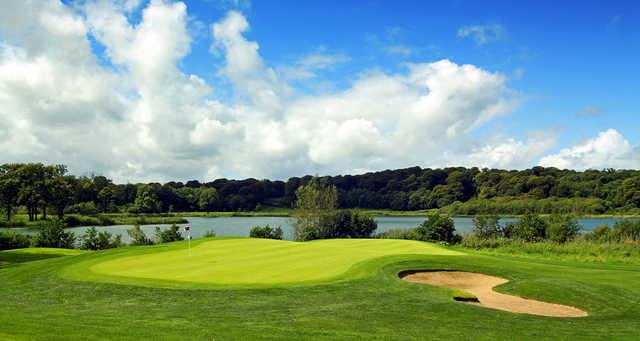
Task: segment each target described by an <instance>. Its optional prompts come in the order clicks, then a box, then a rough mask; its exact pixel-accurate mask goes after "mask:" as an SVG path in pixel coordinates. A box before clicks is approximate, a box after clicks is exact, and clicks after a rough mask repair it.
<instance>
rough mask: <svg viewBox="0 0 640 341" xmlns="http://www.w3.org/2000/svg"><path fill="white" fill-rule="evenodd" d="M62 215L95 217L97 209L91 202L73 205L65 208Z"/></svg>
mask: <svg viewBox="0 0 640 341" xmlns="http://www.w3.org/2000/svg"><path fill="white" fill-rule="evenodd" d="M64 213H76V214H82V215H96V214H98V209H97V208H96V205H95V204H94V203H93V201H87V202H81V203H78V204H75V205H70V206H67V208H65V210H64Z"/></svg>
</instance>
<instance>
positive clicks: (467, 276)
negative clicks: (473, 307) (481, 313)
mask: <svg viewBox="0 0 640 341" xmlns="http://www.w3.org/2000/svg"><path fill="white" fill-rule="evenodd" d="M402 279H403V280H405V281H408V282H413V283H423V284H431V285H436V286H439V287H445V288H452V289H458V290H463V291H466V292H468V293H471V294H473V295H475V296H476V297H477V298H478V301H479V302H475V303H472V304H477V305H481V306H483V307H487V308H493V309H499V310H504V311H509V312H513V313H523V314H532V315H542V316H552V317H584V316H587V315H588V314H587V312H586V311H583V310H580V309H578V308H574V307H570V306H566V305H561V304H554V303H547V302H541V301H536V300H529V299H525V298H522V297H518V296H511V295H506V294H501V293H498V292H495V291H493V287H495V286H497V285H500V284H504V283H507V282H509V281H508V280H506V279H504V278H499V277H493V276H487V275H483V274H479V273H473V272H463V271H424V272H416V273H411V274H407V275H405V276H403V277H402Z"/></svg>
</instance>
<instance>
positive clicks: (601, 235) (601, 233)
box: [584, 225, 613, 242]
mask: <svg viewBox="0 0 640 341" xmlns="http://www.w3.org/2000/svg"><path fill="white" fill-rule="evenodd" d="M612 237H613V236H612V234H611V228H609V226H608V225H600V226H598V227H596V228H595V229H594V230H593V231H591V232H587V233H586V234H585V235H584V239H586V240H588V241H593V242H610V241H611V239H612Z"/></svg>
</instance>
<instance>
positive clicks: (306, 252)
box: [67, 238, 462, 287]
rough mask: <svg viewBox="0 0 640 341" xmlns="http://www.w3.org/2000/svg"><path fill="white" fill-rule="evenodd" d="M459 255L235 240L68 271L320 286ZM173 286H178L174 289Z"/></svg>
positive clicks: (366, 244)
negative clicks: (359, 267)
mask: <svg viewBox="0 0 640 341" xmlns="http://www.w3.org/2000/svg"><path fill="white" fill-rule="evenodd" d="M405 254H416V255H460V254H462V253H459V252H456V251H450V250H447V249H444V248H441V247H438V246H436V245H433V244H428V243H423V242H417V241H410V240H379V239H331V240H318V241H313V242H305V243H298V242H291V241H283V240H272V239H253V238H230V239H213V240H203V241H198V242H196V243H193V244H192V247H191V250H188V249H187V243H186V242H178V243H173V244H170V245H166V246H160V247H150V248H129V249H128V252H122V251H121V252H115V253H113V254H112V253H105V257H101V258H96V257H92V258H91V259H90V260H89V261H87V262H80V263H78V265H77V266H74V267H72V268H71V269H69V271H67V274H68V275H70V276H71V277H73V278H74V279H80V280H97V281H106V282H117V283H123V284H138V285H145V286H163V287H164V286H172V287H173V286H181V285H187V286H188V284H189V283H191V284H194V283H198V284H213V285H240V286H243V285H279V284H291V283H318V282H326V281H330V280H336V279H339V278H342V277H345V274H346V273H347V272H348V271H349V270H350V269H351V268H352V267H353V266H354V265H356V264H358V263H361V262H365V261H368V260H371V259H374V258H379V257H384V256H393V255H405ZM169 282H177V283H172V284H170V283H169Z"/></svg>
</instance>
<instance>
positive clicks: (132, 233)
mask: <svg viewBox="0 0 640 341" xmlns="http://www.w3.org/2000/svg"><path fill="white" fill-rule="evenodd" d="M127 234H128V235H129V238H131V242H130V243H129V244H131V245H153V244H154V243H153V240H151V238H149V237H147V235H146V234H144V232H143V231H142V229H141V228H140V225H134V226H133V227H132V228H130V229H128V230H127Z"/></svg>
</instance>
